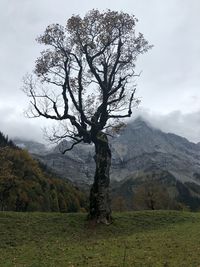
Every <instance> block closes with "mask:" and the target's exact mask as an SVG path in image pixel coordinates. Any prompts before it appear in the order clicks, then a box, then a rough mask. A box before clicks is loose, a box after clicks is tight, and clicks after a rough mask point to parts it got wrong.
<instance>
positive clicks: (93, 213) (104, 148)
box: [89, 132, 112, 224]
mask: <svg viewBox="0 0 200 267" xmlns="http://www.w3.org/2000/svg"><path fill="white" fill-rule="evenodd" d="M95 152H96V154H95V162H96V172H95V177H94V183H93V185H92V188H91V191H90V211H89V217H90V219H91V220H95V221H96V222H97V223H104V224H109V223H111V220H112V219H111V201H110V192H109V190H110V188H109V186H110V166H111V151H110V148H109V144H108V138H107V136H106V134H105V133H103V132H100V133H98V135H97V138H96V140H95Z"/></svg>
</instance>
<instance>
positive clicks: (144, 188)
mask: <svg viewBox="0 0 200 267" xmlns="http://www.w3.org/2000/svg"><path fill="white" fill-rule="evenodd" d="M172 202H173V201H172V199H170V196H169V193H168V191H167V189H166V188H165V187H164V186H163V185H162V184H159V183H158V182H156V181H155V180H150V181H145V182H144V184H141V185H140V186H139V187H138V188H137V190H136V192H135V194H134V197H133V206H134V208H136V209H139V210H140V209H149V210H157V209H169V208H171V207H173V206H172V204H173V203H172Z"/></svg>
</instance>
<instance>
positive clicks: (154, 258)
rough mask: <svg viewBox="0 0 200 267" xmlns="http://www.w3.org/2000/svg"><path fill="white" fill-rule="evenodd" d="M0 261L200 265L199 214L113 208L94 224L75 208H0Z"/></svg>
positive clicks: (35, 265) (109, 266)
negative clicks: (109, 217) (108, 221)
mask: <svg viewBox="0 0 200 267" xmlns="http://www.w3.org/2000/svg"><path fill="white" fill-rule="evenodd" d="M0 266H1V267H4V266H5V267H11V266H12V267H13V266H17V267H18V266H20V267H22V266H27V267H29V266H30V267H40V266H41V267H44V266H48V267H51V266H52V267H54V266H55V267H57V266H58V267H59V266H61V267H62V266H63V267H68V266H69V267H76V266H81V267H86V266H87V267H88V266H92V267H100V266H102V267H129V266H130V267H132V266H133V267H142V266H145V267H150V266H152V267H161V266H162V267H173V266H174V267H179V266H180V267H184V266H185V267H189V266H191V267H200V213H190V212H175V211H155V212H151V211H145V212H131V213H117V214H114V222H113V224H112V225H110V226H105V225H100V226H98V227H95V226H93V225H88V223H87V221H86V215H85V214H80V213H79V214H61V213H14V212H0Z"/></svg>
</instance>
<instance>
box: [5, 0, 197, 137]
mask: <svg viewBox="0 0 200 267" xmlns="http://www.w3.org/2000/svg"><path fill="white" fill-rule="evenodd" d="M92 8H98V9H100V10H102V9H107V8H110V9H112V10H118V11H121V10H122V11H126V12H128V13H132V14H134V15H135V16H136V17H137V18H138V19H139V23H138V25H137V29H138V31H141V32H142V33H143V34H144V35H145V37H146V38H147V39H148V40H149V42H150V43H151V44H153V45H154V48H153V49H152V50H150V51H149V52H148V53H147V54H145V55H142V56H141V58H140V59H139V60H138V64H137V70H138V72H139V71H141V70H142V75H141V77H140V78H139V79H138V81H137V84H138V87H137V88H138V89H137V95H138V96H139V97H141V100H142V103H141V105H140V107H139V108H138V109H137V111H136V112H135V115H134V116H136V114H138V113H141V114H143V116H145V117H146V118H148V119H149V120H150V121H151V122H152V123H153V124H154V125H155V126H157V127H159V128H161V129H162V130H164V131H172V132H174V133H177V134H180V135H183V136H185V137H187V138H189V139H190V140H192V141H195V142H198V141H200V89H199V88H200V60H199V56H200V16H199V13H200V1H199V0H168V1H165V0H109V1H108V0H106V1H105V0H93V1H91V0H73V1H66V0H34V1H33V0H17V1H16V0H1V1H0V34H1V42H0V73H1V74H0V130H1V131H3V132H4V133H6V134H9V135H10V136H11V137H14V136H22V137H27V138H34V139H38V140H40V141H41V139H42V132H41V128H42V127H43V126H44V125H46V124H47V122H46V121H43V120H36V119H34V120H30V119H25V118H24V115H23V110H24V109H25V108H26V107H27V98H26V96H25V95H24V94H23V92H22V91H21V90H20V87H21V86H22V77H23V76H24V75H25V74H26V73H27V72H30V71H31V70H32V69H33V67H34V62H35V59H36V58H37V57H38V56H39V52H40V51H41V50H42V48H41V47H40V45H38V44H37V43H36V41H35V38H36V37H37V36H38V35H39V34H40V33H42V32H43V31H44V29H45V28H46V26H47V25H49V24H51V23H60V24H63V25H64V24H65V22H66V20H67V19H68V18H69V17H70V16H71V15H72V14H81V15H84V14H85V13H86V12H87V11H88V10H90V9H92Z"/></svg>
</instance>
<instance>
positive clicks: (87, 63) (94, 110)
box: [24, 9, 151, 223]
mask: <svg viewBox="0 0 200 267" xmlns="http://www.w3.org/2000/svg"><path fill="white" fill-rule="evenodd" d="M136 22H137V19H136V18H135V16H133V15H129V14H127V13H123V12H116V11H110V10H107V11H105V12H99V11H98V10H95V9H93V10H91V11H89V12H88V13H87V14H86V15H85V16H84V17H83V18H81V17H80V16H79V15H73V16H72V17H71V18H70V19H68V21H67V25H66V27H62V26H61V25H59V24H53V25H50V26H48V27H47V28H46V30H45V32H44V34H42V35H41V36H39V37H38V38H37V41H38V42H39V43H40V44H42V45H46V46H47V47H48V48H47V49H46V50H43V51H42V52H41V56H40V57H39V58H38V59H37V61H36V66H35V70H34V73H33V74H32V75H27V77H26V78H25V80H24V90H25V92H26V93H27V95H28V97H30V99H31V101H30V104H31V108H30V109H29V116H30V117H44V118H47V119H52V120H55V121H57V122H60V128H58V130H57V129H55V130H54V131H53V133H52V136H51V140H52V141H55V140H61V139H63V138H68V139H69V140H71V141H72V143H71V146H70V147H68V148H67V149H63V153H65V152H66V151H68V150H70V149H72V148H73V147H74V146H75V145H77V144H79V143H81V142H84V143H88V144H91V143H93V144H94V145H95V162H96V172H95V177H94V183H93V186H92V188H91V192H90V211H89V215H90V218H91V219H94V220H96V221H97V222H102V223H109V222H110V221H111V208H110V198H109V183H110V180H109V170H110V165H111V151H110V148H109V144H108V137H107V133H106V129H107V128H108V127H111V126H113V125H115V124H117V122H118V120H120V119H123V118H126V117H130V116H131V114H132V108H133V106H134V105H135V104H137V102H138V100H137V99H136V98H135V90H136V89H135V85H134V83H133V82H134V78H135V76H138V75H137V74H136V73H135V63H136V59H137V57H138V56H139V55H140V54H143V53H144V52H147V51H148V49H150V48H151V46H150V45H149V44H148V42H147V40H146V39H145V38H144V37H143V35H142V34H141V33H138V34H136V31H135V26H136Z"/></svg>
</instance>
